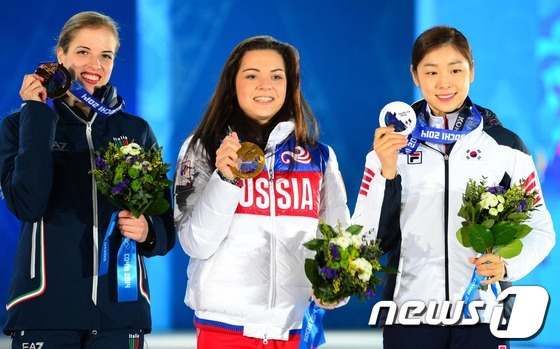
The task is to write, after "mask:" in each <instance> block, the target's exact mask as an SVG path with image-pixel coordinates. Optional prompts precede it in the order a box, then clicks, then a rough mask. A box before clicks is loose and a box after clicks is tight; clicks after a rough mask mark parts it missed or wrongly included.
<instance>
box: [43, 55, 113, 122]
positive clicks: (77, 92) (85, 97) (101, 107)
mask: <svg viewBox="0 0 560 349" xmlns="http://www.w3.org/2000/svg"><path fill="white" fill-rule="evenodd" d="M48 63H51V62H39V64H48ZM65 70H66V69H65ZM68 91H70V92H72V94H73V95H74V96H76V98H79V99H80V100H81V101H82V102H83V103H84V104H85V105H87V106H88V107H90V108H91V109H93V110H95V111H96V112H97V113H98V114H101V115H103V116H111V115H113V114H114V113H116V112H118V111H119V110H121V108H122V107H123V105H124V102H123V100H122V98H121V96H119V95H117V103H116V105H115V106H114V107H109V106H107V105H105V104H103V103H101V102H100V101H99V100H98V99H97V98H95V97H94V96H93V95H91V93H89V92H88V91H86V89H85V88H84V87H83V86H82V85H81V84H80V83H79V82H78V81H76V80H72V85H71V86H70V89H69V90H68Z"/></svg>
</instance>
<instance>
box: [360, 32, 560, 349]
mask: <svg viewBox="0 0 560 349" xmlns="http://www.w3.org/2000/svg"><path fill="white" fill-rule="evenodd" d="M410 71H411V73H412V78H413V80H414V83H415V84H416V85H417V86H418V87H419V88H420V90H421V92H422V95H423V97H424V99H422V100H420V101H418V102H416V103H414V104H413V105H412V109H414V112H415V113H416V118H417V123H416V125H417V127H418V125H428V126H429V127H431V128H432V129H433V128H436V129H441V133H442V134H443V133H444V132H447V134H453V135H455V134H460V135H462V137H460V138H459V139H458V140H456V141H454V142H452V143H448V144H443V143H441V141H440V139H437V138H436V137H434V138H433V139H424V140H420V139H416V138H414V137H412V136H411V135H409V136H408V137H407V136H405V135H403V134H398V133H394V128H393V127H392V126H390V127H380V128H378V129H377V130H376V131H375V136H374V141H373V150H372V151H371V152H370V153H369V154H368V155H367V157H366V171H365V174H364V179H363V182H362V190H360V194H359V195H358V199H357V203H356V210H355V212H354V215H353V217H352V220H353V223H354V224H361V225H363V226H364V229H372V228H373V229H374V230H375V232H376V234H377V237H378V238H381V241H382V245H381V247H382V249H383V251H387V252H388V256H389V264H390V265H391V266H393V267H398V269H399V271H400V272H399V273H398V274H397V275H389V276H388V277H387V280H386V282H385V287H384V289H383V299H385V300H393V301H394V302H395V303H396V304H397V307H399V309H400V307H401V306H402V305H403V304H405V303H406V302H408V301H422V302H423V303H424V304H425V305H426V306H428V304H429V302H430V301H436V302H438V304H439V305H440V307H439V308H438V312H439V311H440V309H441V305H442V303H443V302H444V301H450V302H452V304H456V302H457V301H461V300H462V297H463V294H464V292H465V289H466V288H467V286H468V285H469V282H470V280H471V277H472V275H473V269H474V267H476V269H477V271H476V272H477V273H478V274H480V275H481V276H483V277H488V279H487V280H484V281H482V283H483V284H486V285H490V284H494V283H495V284H496V286H495V287H496V288H497V290H498V291H500V290H503V289H505V288H507V287H508V286H509V285H511V282H512V281H516V280H519V279H521V278H522V277H524V276H525V275H527V274H528V273H529V272H530V271H531V270H532V269H533V268H535V267H536V266H537V265H538V264H539V263H540V262H541V261H542V260H543V259H544V258H545V257H546V256H547V255H548V253H549V252H550V250H551V249H552V247H553V246H554V243H555V233H554V229H553V226H552V220H551V217H550V214H549V212H548V211H547V209H546V205H545V204H544V199H543V197H542V193H540V184H539V180H538V177H537V175H536V170H535V166H534V163H533V160H532V158H531V155H530V154H529V152H528V150H527V149H526V148H525V145H524V144H523V142H522V141H521V139H520V138H519V137H518V136H517V135H516V134H515V133H513V132H511V131H510V130H508V129H506V128H504V127H503V126H502V124H501V123H500V121H499V120H498V118H497V116H496V115H495V114H494V113H493V112H492V111H490V110H489V109H486V108H483V107H481V106H479V105H475V104H474V103H473V102H471V100H470V98H469V97H468V93H469V87H470V83H471V82H472V81H473V79H474V60H473V58H472V53H471V48H470V45H469V42H468V41H467V39H466V38H465V36H464V35H463V34H462V33H461V32H459V31H458V30H457V29H455V28H451V27H448V26H438V27H434V28H431V29H429V30H427V31H425V32H424V33H422V34H421V35H420V36H419V37H418V39H417V40H416V42H415V43H414V47H413V49H412V64H411V67H410ZM446 130H447V131H446ZM453 131H454V132H455V133H452V132H453ZM438 132H439V131H438ZM455 139H456V138H455ZM469 179H473V180H475V181H479V180H482V179H485V180H486V183H489V184H492V183H495V184H499V185H501V186H502V187H504V188H506V189H507V188H510V186H512V185H515V184H518V183H519V182H520V181H521V180H526V181H527V183H526V184H527V185H528V188H532V190H536V191H538V192H539V200H540V201H539V203H540V204H541V206H539V207H538V208H537V209H536V210H535V211H533V212H532V218H531V220H529V221H528V223H527V224H528V225H529V226H531V227H532V228H533V231H532V232H531V233H530V234H529V235H527V236H526V237H524V238H522V242H523V245H524V247H523V250H522V251H521V254H520V255H519V256H517V257H514V258H510V259H507V260H502V259H501V257H500V256H499V255H497V254H492V253H488V254H485V255H483V256H480V257H479V258H476V253H475V252H474V250H472V249H470V248H466V247H463V246H462V245H461V244H460V242H459V241H458V239H457V237H456V232H457V230H458V229H459V228H460V227H461V221H462V218H460V217H459V216H458V215H457V213H458V212H459V208H460V207H461V204H462V195H463V193H464V191H465V188H466V185H467V182H468V181H469ZM529 184H530V186H529ZM473 300H482V301H484V302H485V304H486V307H485V308H484V309H479V314H478V316H479V318H480V323H478V324H476V325H470V326H467V325H465V326H440V325H433V326H432V325H429V324H428V323H427V321H426V316H427V315H426V313H424V314H423V315H422V316H421V324H420V325H418V326H410V325H406V326H405V325H400V324H395V325H392V324H391V325H389V322H387V323H386V325H385V326H384V330H383V338H384V339H383V343H384V347H385V348H407V347H410V348H430V349H432V348H492V349H495V348H497V347H499V345H500V344H501V345H507V343H506V341H505V340H503V339H499V338H496V337H494V336H493V334H492V333H491V331H490V328H489V321H490V315H491V312H492V309H493V308H494V306H495V305H496V304H497V302H496V296H495V295H494V293H493V292H492V291H487V292H484V291H480V292H476V296H475V298H474V299H473ZM509 307H510V304H509V302H507V304H506V309H507V308H509ZM510 309H511V308H510ZM459 311H460V310H459ZM507 312H508V311H507V310H506V313H507ZM432 316H433V315H432ZM444 316H445V314H444ZM383 321H384V320H383V319H382V322H383Z"/></svg>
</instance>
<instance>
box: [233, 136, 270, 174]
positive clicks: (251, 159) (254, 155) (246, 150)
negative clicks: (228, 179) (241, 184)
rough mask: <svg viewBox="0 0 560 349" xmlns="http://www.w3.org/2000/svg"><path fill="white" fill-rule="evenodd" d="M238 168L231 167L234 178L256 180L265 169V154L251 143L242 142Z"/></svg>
mask: <svg viewBox="0 0 560 349" xmlns="http://www.w3.org/2000/svg"><path fill="white" fill-rule="evenodd" d="M237 156H238V158H237V165H238V167H231V172H232V173H233V175H234V176H236V177H238V178H241V179H249V178H254V177H256V176H258V175H259V173H261V172H262V170H263V168H264V152H263V151H262V149H261V148H260V147H259V146H258V145H256V144H255V143H251V142H241V148H239V150H238V151H237Z"/></svg>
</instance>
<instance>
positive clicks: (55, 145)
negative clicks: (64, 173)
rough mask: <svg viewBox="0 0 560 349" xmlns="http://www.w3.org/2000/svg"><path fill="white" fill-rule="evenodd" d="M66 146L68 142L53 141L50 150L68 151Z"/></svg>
mask: <svg viewBox="0 0 560 349" xmlns="http://www.w3.org/2000/svg"><path fill="white" fill-rule="evenodd" d="M67 146H68V143H65V142H57V141H54V143H53V146H52V150H53V151H68V148H66V147H67Z"/></svg>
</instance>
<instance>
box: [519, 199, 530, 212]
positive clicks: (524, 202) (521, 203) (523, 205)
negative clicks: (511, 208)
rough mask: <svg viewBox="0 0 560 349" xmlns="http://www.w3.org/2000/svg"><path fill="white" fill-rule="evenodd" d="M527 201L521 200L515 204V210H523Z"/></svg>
mask: <svg viewBox="0 0 560 349" xmlns="http://www.w3.org/2000/svg"><path fill="white" fill-rule="evenodd" d="M527 204H528V202H527V201H525V200H523V201H521V202H520V203H519V206H517V212H523V210H524V209H525V206H527Z"/></svg>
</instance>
